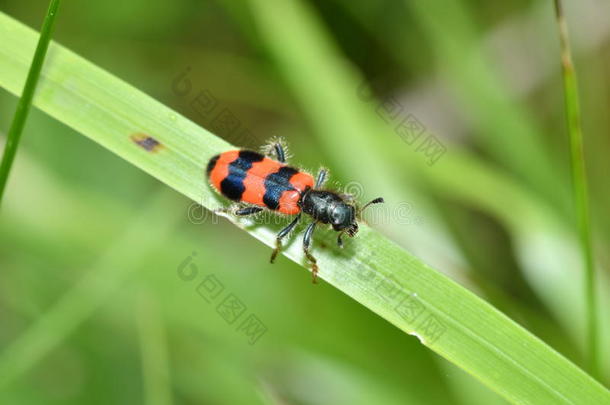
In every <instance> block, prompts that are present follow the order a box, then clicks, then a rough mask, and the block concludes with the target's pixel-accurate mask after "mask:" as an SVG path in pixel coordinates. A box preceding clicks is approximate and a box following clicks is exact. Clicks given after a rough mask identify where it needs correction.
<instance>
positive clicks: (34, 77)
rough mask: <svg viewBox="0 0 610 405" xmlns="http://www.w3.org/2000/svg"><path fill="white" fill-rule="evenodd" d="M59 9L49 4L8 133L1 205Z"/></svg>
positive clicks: (0, 166)
mask: <svg viewBox="0 0 610 405" xmlns="http://www.w3.org/2000/svg"><path fill="white" fill-rule="evenodd" d="M58 7H59V0H51V3H49V9H48V10H47V15H46V17H45V19H44V22H43V24H42V30H41V32H40V38H39V40H38V45H37V46H36V51H35V52H34V58H33V60H32V64H31V65H30V71H29V73H28V78H27V80H26V82H25V87H24V88H23V93H22V95H21V98H20V99H19V102H18V103H17V110H16V111H15V115H14V117H13V123H12V124H11V127H10V129H9V131H8V136H7V140H6V145H5V147H4V153H3V156H2V162H0V203H2V196H3V195H4V189H5V188H6V182H7V181H8V175H9V173H10V172H11V167H12V165H13V160H15V154H16V153H17V148H18V147H19V140H20V139H21V134H22V132H23V127H24V126H25V121H26V120H27V118H28V113H29V111H30V106H31V105H32V97H34V90H36V84H37V83H38V78H39V76H40V70H41V69H42V64H43V62H44V58H45V55H46V53H47V48H48V47H49V42H50V41H51V34H52V32H53V23H54V22H55V16H56V15H57V9H58Z"/></svg>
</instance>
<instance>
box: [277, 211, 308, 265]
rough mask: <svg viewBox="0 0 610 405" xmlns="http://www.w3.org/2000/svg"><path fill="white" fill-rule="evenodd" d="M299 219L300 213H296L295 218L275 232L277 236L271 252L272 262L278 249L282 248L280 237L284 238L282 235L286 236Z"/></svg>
mask: <svg viewBox="0 0 610 405" xmlns="http://www.w3.org/2000/svg"><path fill="white" fill-rule="evenodd" d="M299 219H301V214H298V215H297V216H296V218H295V219H293V220H292V222H291V223H289V224H288V225H287V226H286V227H285V228H284V229H282V230H281V231H280V232H279V233H278V234H277V236H276V238H275V249H274V250H273V253H272V254H271V260H270V262H271V263H273V262H274V261H275V258H276V257H277V255H278V253H280V250H281V249H282V239H284V237H286V235H288V234H289V233H290V231H292V229H293V228H294V227H295V226H296V224H297V223H298V222H299Z"/></svg>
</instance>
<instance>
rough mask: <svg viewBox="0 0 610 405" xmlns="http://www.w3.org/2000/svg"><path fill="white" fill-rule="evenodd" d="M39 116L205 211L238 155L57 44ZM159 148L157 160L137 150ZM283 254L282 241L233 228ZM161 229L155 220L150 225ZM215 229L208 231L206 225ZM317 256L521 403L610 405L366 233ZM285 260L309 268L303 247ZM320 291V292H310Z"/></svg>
mask: <svg viewBox="0 0 610 405" xmlns="http://www.w3.org/2000/svg"><path fill="white" fill-rule="evenodd" d="M0 37H2V38H5V41H3V42H2V43H0V65H2V66H4V67H5V68H4V69H3V70H2V71H0V85H1V86H3V87H5V88H7V89H8V90H9V91H11V92H13V93H17V92H18V91H19V88H20V87H19V86H20V84H22V83H23V81H24V79H25V78H24V73H23V72H24V71H25V68H26V66H27V64H26V62H25V61H26V60H27V58H26V55H27V54H28V51H30V50H31V49H32V48H33V47H34V45H35V33H34V32H33V31H32V30H30V29H29V28H27V27H25V26H23V25H22V24H20V23H18V22H16V21H14V20H13V19H11V18H9V17H7V16H6V15H3V14H0ZM49 52H50V53H52V54H53V58H52V59H51V61H52V63H49V64H48V66H47V68H46V69H45V71H44V73H43V76H42V80H41V82H40V88H39V92H38V93H37V95H36V97H35V98H34V105H35V106H37V107H39V108H40V109H42V110H43V111H45V112H47V113H48V114H50V115H51V116H53V117H55V118H56V119H58V120H60V121H61V122H64V123H65V124H66V125H69V126H71V127H73V128H74V129H76V130H77V131H79V132H81V133H82V134H84V135H86V136H88V137H90V138H91V139H93V140H95V141H96V142H98V143H100V144H101V145H103V146H105V147H106V148H108V149H110V150H112V151H113V152H115V153H116V154H117V155H119V156H121V157H122V158H124V159H126V160H127V161H129V162H131V163H133V164H134V165H136V166H138V167H140V168H141V169H142V170H144V171H146V172H147V173H149V174H151V175H152V176H154V177H156V178H158V179H159V180H161V181H162V182H164V183H166V184H167V185H169V186H170V187H172V188H174V189H176V190H177V191H179V192H180V193H182V194H184V195H186V196H188V197H190V198H191V199H193V200H195V201H197V202H201V203H202V204H203V205H204V206H205V207H207V208H210V209H213V208H217V207H218V205H219V203H218V200H217V196H216V195H215V194H214V193H213V192H212V191H211V190H210V188H209V186H208V185H207V182H206V180H205V178H204V174H203V171H204V167H205V164H206V163H207V160H208V159H209V158H210V157H211V156H212V155H214V154H216V153H218V152H221V151H223V150H226V149H227V148H229V147H231V146H230V145H229V144H227V143H226V142H224V141H222V140H220V139H219V138H217V137H215V136H213V135H212V134H210V133H209V132H208V131H206V130H204V129H202V128H200V127H198V126H196V125H195V124H194V123H192V122H191V121H189V120H187V119H185V118H184V117H182V116H180V115H179V114H177V113H175V112H174V111H172V110H171V109H169V108H167V107H165V106H163V105H162V104H160V103H158V102H156V101H155V100H153V99H151V98H150V97H148V96H146V95H145V94H143V93H142V92H140V91H138V90H137V89H135V88H133V87H132V86H129V85H128V84H126V83H124V82H122V81H121V80H119V79H117V78H116V77H114V76H112V75H111V74H109V73H107V72H105V71H103V70H102V69H100V68H98V67H96V66H95V65H93V64H91V63H90V62H87V61H86V60H84V59H83V58H81V57H79V56H77V55H75V54H74V53H72V52H70V51H68V50H66V49H65V48H63V47H61V46H59V45H56V44H52V45H51V47H50V49H49ZM136 133H139V134H146V135H147V136H151V137H154V138H155V139H156V141H157V142H158V143H159V145H158V147H157V148H156V149H155V150H154V151H148V150H146V149H144V148H143V147H141V146H140V145H138V144H137V143H136V142H134V140H133V135H134V134H136ZM230 220H231V221H233V222H234V223H235V224H236V225H237V226H239V227H241V228H243V229H244V230H245V231H247V232H248V233H250V234H251V235H252V236H254V237H256V238H258V239H259V240H261V241H263V242H264V243H265V244H267V245H269V246H272V245H273V244H274V241H275V237H274V231H273V230H272V229H269V228H268V227H265V226H256V227H254V226H251V225H252V224H251V223H250V222H247V221H245V220H241V221H238V220H237V219H235V218H231V219H230ZM150 223H151V224H152V223H154V221H151V222H150ZM205 226H207V225H205ZM320 237H321V239H322V240H324V242H326V245H327V246H326V247H324V248H322V247H320V246H321V243H320V244H318V245H317V246H318V247H317V248H316V254H317V255H318V259H319V263H320V268H321V271H320V277H321V278H323V279H325V280H327V281H328V282H329V283H331V284H332V285H334V286H335V287H337V288H339V289H340V290H342V291H343V292H345V293H346V294H348V295H349V296H351V297H352V298H354V299H355V300H357V301H358V302H360V303H362V304H363V305H365V306H366V307H367V308H369V309H370V310H372V311H374V312H375V313H377V314H379V315H380V316H381V317H383V318H385V319H386V320H388V321H389V322H391V323H392V324H394V325H396V326H397V327H398V328H400V329H401V330H403V331H404V332H406V333H408V334H411V335H414V336H417V337H418V338H419V339H420V341H421V342H422V343H423V344H425V345H426V346H427V347H429V348H430V349H431V350H434V351H435V352H436V353H438V354H440V355H441V356H443V357H445V358H447V359H448V360H450V361H452V362H453V363H455V364H456V365H458V366H459V367H461V368H463V369H464V370H466V371H467V372H469V373H470V374H472V375H474V376H475V377H477V378H478V379H480V380H481V381H483V382H484V383H485V384H487V385H488V386H489V387H491V388H492V389H494V390H495V391H497V392H499V393H500V394H502V395H503V396H505V397H506V398H507V399H508V400H510V401H512V402H515V403H536V404H561V403H565V404H568V403H583V404H585V403H587V404H588V403H599V404H601V403H610V392H608V391H607V390H606V389H605V388H604V387H602V386H601V385H600V384H599V383H598V382H596V381H595V380H593V379H592V378H591V377H590V376H588V375H587V374H586V373H584V372H583V371H582V370H580V369H579V368H578V367H576V366H575V365H573V364H572V363H571V362H569V361H568V360H566V359H565V358H564V357H562V356H561V355H560V354H558V353H557V352H555V351H554V350H553V349H551V348H550V347H549V346H547V345H546V344H544V343H543V342H542V341H540V340H539V339H537V338H536V337H535V336H533V335H531V334H530V333H529V332H527V331H526V330H524V329H523V328H521V327H520V326H518V325H517V324H516V323H514V322H513V321H511V320H510V319H508V318H507V317H506V316H504V315H503V314H501V313H500V312H498V311H497V310H495V309H494V308H493V307H492V306H490V305H489V304H487V303H486V302H485V301H483V300H481V299H480V298H478V297H477V296H475V295H474V294H472V293H471V292H469V291H467V290H466V289H464V288H463V287H461V286H459V285H458V284H456V283H454V282H453V281H451V280H450V279H448V278H447V277H445V276H443V275H442V274H440V273H439V272H437V271H435V270H434V269H431V268H430V267H428V266H427V265H425V264H423V263H422V262H420V261H419V260H418V259H417V258H415V257H414V256H412V255H411V254H409V253H408V252H406V251H404V250H403V249H401V248H400V247H398V246H397V245H395V244H394V243H392V242H390V241H389V240H387V239H386V238H385V237H383V236H381V235H380V234H379V233H377V232H375V231H373V230H371V229H370V228H369V227H367V226H363V227H362V230H361V233H360V234H359V236H358V238H355V239H353V240H350V242H351V243H350V244H349V245H348V246H346V249H345V250H339V249H338V248H335V247H334V246H335V245H334V243H333V242H334V235H328V234H322V233H321V234H320ZM285 255H286V256H287V257H289V258H290V259H292V260H294V261H295V262H297V263H304V258H303V255H302V251H301V249H300V247H299V246H298V243H294V244H292V245H291V246H290V247H289V248H288V249H287V250H286V252H285ZM311 288H313V287H311Z"/></svg>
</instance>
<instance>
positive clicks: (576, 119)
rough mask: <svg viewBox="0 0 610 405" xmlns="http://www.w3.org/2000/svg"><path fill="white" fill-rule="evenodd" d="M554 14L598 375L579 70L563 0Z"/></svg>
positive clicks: (591, 349) (591, 354)
mask: <svg viewBox="0 0 610 405" xmlns="http://www.w3.org/2000/svg"><path fill="white" fill-rule="evenodd" d="M555 13H556V17H557V26H558V28H559V40H560V44H561V68H562V72H563V87H564V92H565V108H566V121H567V125H568V135H569V137H570V157H571V159H570V163H571V170H572V192H573V194H574V205H575V209H576V217H577V219H578V224H577V226H578V234H579V239H580V248H581V252H582V260H583V268H584V273H585V292H584V296H585V300H586V304H585V308H586V318H587V349H588V353H587V354H588V362H589V369H590V372H591V374H592V375H593V376H594V377H597V378H599V375H600V359H599V350H598V346H599V343H598V335H599V328H598V325H597V319H598V314H597V294H596V290H595V267H594V264H593V244H592V243H591V225H590V222H589V221H590V219H589V197H588V191H587V173H586V168H585V156H584V151H583V141H582V128H581V122H580V102H579V101H578V85H577V82H576V71H575V70H574V64H573V62H572V52H571V51H570V41H569V37H568V25H567V23H566V19H565V16H564V14H563V7H562V5H561V0H555Z"/></svg>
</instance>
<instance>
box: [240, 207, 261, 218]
mask: <svg viewBox="0 0 610 405" xmlns="http://www.w3.org/2000/svg"><path fill="white" fill-rule="evenodd" d="M262 210H263V209H262V208H261V207H244V208H240V209H238V210H237V211H235V215H237V216H239V217H245V216H246V215H252V214H257V213H259V212H261V211H262Z"/></svg>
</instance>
